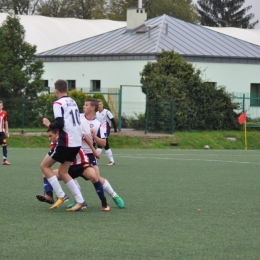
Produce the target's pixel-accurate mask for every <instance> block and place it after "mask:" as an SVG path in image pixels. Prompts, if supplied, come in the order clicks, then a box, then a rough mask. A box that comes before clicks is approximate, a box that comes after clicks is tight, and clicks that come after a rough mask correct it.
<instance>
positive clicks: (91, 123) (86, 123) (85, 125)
mask: <svg viewBox="0 0 260 260" xmlns="http://www.w3.org/2000/svg"><path fill="white" fill-rule="evenodd" d="M80 120H81V129H82V134H83V135H84V136H88V137H89V138H90V140H92V142H93V144H95V140H93V138H92V135H91V132H90V129H91V128H94V129H95V134H96V136H97V137H99V138H102V139H105V138H106V137H105V130H104V128H103V127H102V125H101V124H100V122H99V121H98V120H97V119H96V118H94V119H87V118H86V117H85V115H84V114H80ZM81 147H82V149H83V151H84V153H85V154H88V153H93V151H92V149H91V148H90V147H89V145H88V144H87V143H86V141H84V140H82V144H81Z"/></svg>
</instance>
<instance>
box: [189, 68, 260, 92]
mask: <svg viewBox="0 0 260 260" xmlns="http://www.w3.org/2000/svg"><path fill="white" fill-rule="evenodd" d="M193 65H194V67H195V68H197V69H201V71H202V72H203V80H204V81H209V82H217V85H218V86H219V85H224V86H226V88H227V91H228V92H230V93H232V92H241V93H250V84H251V83H260V65H252V64H223V63H193Z"/></svg>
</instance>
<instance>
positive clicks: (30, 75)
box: [0, 16, 44, 116]
mask: <svg viewBox="0 0 260 260" xmlns="http://www.w3.org/2000/svg"><path fill="white" fill-rule="evenodd" d="M0 46H1V48H0V99H5V100H13V101H12V102H16V100H17V99H19V100H20V102H21V100H22V99H23V98H26V100H27V101H28V102H32V101H34V100H36V99H37V95H38V93H39V92H40V91H42V90H43V88H44V87H43V81H42V79H41V77H42V74H43V72H44V71H43V63H42V61H36V60H35V58H34V57H35V54H36V46H33V45H31V44H29V43H27V42H26V41H25V30H24V28H23V26H22V25H21V24H20V21H19V18H17V17H15V16H7V19H6V20H5V21H4V22H3V24H2V26H1V27H0ZM12 102H10V101H9V102H5V108H6V109H8V107H10V109H11V111H9V112H10V114H12V112H13V116H15V115H16V114H17V116H18V115H20V114H21V107H22V105H21V104H20V105H21V106H20V107H19V110H17V108H18V106H19V105H18V103H16V106H14V107H11V105H12ZM31 112H32V111H31Z"/></svg>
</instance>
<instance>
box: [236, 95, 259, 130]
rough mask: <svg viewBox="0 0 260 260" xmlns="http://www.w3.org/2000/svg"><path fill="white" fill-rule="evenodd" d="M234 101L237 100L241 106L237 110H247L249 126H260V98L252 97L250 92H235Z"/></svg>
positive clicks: (239, 111) (238, 111)
mask: <svg viewBox="0 0 260 260" xmlns="http://www.w3.org/2000/svg"><path fill="white" fill-rule="evenodd" d="M231 99H232V102H237V103H239V105H240V108H239V109H238V110H236V112H237V113H238V114H239V113H242V112H246V117H247V127H249V128H260V98H259V97H252V96H250V93H235V95H233V96H232V97H231Z"/></svg>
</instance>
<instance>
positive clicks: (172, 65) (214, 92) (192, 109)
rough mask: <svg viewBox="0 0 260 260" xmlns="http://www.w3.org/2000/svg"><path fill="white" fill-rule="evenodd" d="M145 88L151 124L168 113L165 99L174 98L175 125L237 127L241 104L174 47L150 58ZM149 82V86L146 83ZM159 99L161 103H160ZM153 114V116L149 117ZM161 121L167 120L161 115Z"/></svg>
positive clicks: (143, 74)
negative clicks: (213, 82)
mask: <svg viewBox="0 0 260 260" xmlns="http://www.w3.org/2000/svg"><path fill="white" fill-rule="evenodd" d="M141 83H142V84H143V86H144V87H143V88H142V89H143V92H144V93H145V94H146V96H147V100H148V101H149V104H151V105H150V107H149V115H150V116H151V117H152V119H151V120H150V122H149V124H150V125H151V124H152V122H153V121H154V119H155V117H156V114H157V112H156V109H157V111H159V112H160V114H162V115H163V114H164V113H166V107H165V103H163V102H160V101H165V100H168V101H169V100H174V121H175V123H174V125H175V129H178V130H188V129H237V128H238V127H239V125H238V123H237V114H236V113H235V112H234V109H237V108H238V104H234V103H232V102H231V96H230V94H228V93H227V92H226V90H225V87H223V86H221V87H215V86H214V85H213V84H210V83H205V82H203V81H202V79H201V71H200V70H195V69H194V67H193V66H192V64H190V63H188V62H186V61H185V60H184V59H183V58H182V57H181V56H180V55H179V54H177V53H175V52H174V51H163V52H162V53H160V54H159V55H158V60H157V62H153V63H152V62H149V63H148V64H147V65H145V67H144V69H143V71H142V72H141ZM145 86H148V87H145ZM160 103H161V104H162V105H160ZM149 118H150V117H149ZM158 120H161V121H159V122H158V124H159V125H160V124H161V125H163V124H165V123H166V121H167V120H169V119H167V118H163V116H162V117H161V119H158Z"/></svg>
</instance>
